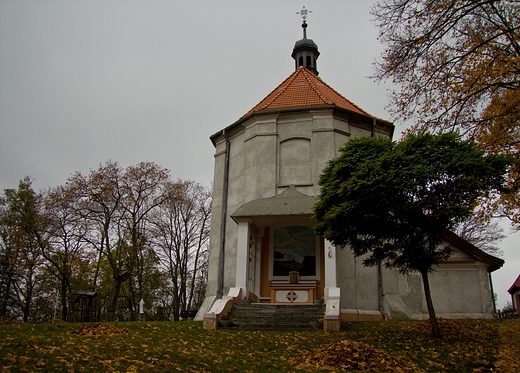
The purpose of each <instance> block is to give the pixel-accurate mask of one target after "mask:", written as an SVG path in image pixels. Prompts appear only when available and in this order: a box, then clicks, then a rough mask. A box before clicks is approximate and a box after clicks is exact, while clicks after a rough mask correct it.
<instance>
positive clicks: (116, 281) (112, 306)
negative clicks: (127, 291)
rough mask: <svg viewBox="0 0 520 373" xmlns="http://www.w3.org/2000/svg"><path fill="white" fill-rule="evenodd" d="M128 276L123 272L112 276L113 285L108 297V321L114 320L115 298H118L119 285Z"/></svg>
mask: <svg viewBox="0 0 520 373" xmlns="http://www.w3.org/2000/svg"><path fill="white" fill-rule="evenodd" d="M128 277H129V274H128V273H123V274H122V275H120V276H117V277H114V286H113V287H112V291H111V292H110V297H109V298H108V321H116V306H117V299H118V298H119V291H120V290H121V285H122V284H123V282H125V281H126V280H127V279H128Z"/></svg>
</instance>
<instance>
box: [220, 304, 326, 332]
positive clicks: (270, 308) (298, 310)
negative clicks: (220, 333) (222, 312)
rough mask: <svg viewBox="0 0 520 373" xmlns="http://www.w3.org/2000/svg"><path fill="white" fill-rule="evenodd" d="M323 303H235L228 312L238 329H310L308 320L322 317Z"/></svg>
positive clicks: (323, 311)
mask: <svg viewBox="0 0 520 373" xmlns="http://www.w3.org/2000/svg"><path fill="white" fill-rule="evenodd" d="M324 313H325V305H323V304H302V305H292V304H291V305H288V304H265V303H252V304H236V305H235V306H233V309H232V310H231V312H230V314H229V318H230V320H232V321H233V327H234V328H238V329H291V330H304V329H312V327H311V325H310V322H311V321H315V320H316V319H318V318H320V317H321V318H323V314H324Z"/></svg>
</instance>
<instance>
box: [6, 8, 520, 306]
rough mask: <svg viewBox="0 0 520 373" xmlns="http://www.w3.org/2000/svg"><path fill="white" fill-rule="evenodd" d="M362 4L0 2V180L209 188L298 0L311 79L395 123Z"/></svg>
mask: <svg viewBox="0 0 520 373" xmlns="http://www.w3.org/2000/svg"><path fill="white" fill-rule="evenodd" d="M372 3H373V2H372V1H365V0H326V1H316V0H314V1H307V2H305V4H303V3H302V2H301V1H294V0H286V1H280V0H262V1H260V0H255V1H253V0H221V1H215V0H213V1H210V0H205V1H202V0H193V1H173V0H171V1H167V0H148V1H141V0H88V1H87V0H83V1H79V0H39V1H32V0H0V188H1V189H2V190H3V189H4V188H16V187H17V186H18V182H19V180H20V179H22V178H23V177H25V176H26V175H29V176H31V177H32V178H33V179H34V183H33V187H34V188H35V189H37V190H38V189H45V188H47V187H51V186H58V185H61V184H64V183H65V182H66V180H67V178H68V177H69V176H70V175H71V174H73V173H74V172H76V171H79V172H82V173H88V172H89V170H90V169H94V168H97V166H98V165H99V164H100V163H104V162H105V161H107V160H109V159H110V160H114V161H118V162H119V163H120V164H121V165H122V166H123V167H127V166H130V165H134V164H137V163H139V162H141V161H150V162H155V163H157V164H158V165H160V166H162V167H165V168H168V169H169V170H171V174H172V177H173V178H174V179H177V178H180V179H185V180H186V179H191V180H195V181H197V182H201V183H203V184H206V185H208V186H209V185H210V183H211V182H212V179H213V152H214V148H213V146H212V144H211V142H210V140H209V136H210V135H211V134H213V133H215V132H217V131H219V130H221V129H222V128H224V127H226V126H228V125H230V124H232V123H233V122H235V121H236V120H237V119H238V118H240V117H241V116H242V115H243V114H245V113H246V112H247V111H248V110H249V109H250V108H252V107H253V106H255V105H256V104H257V103H258V102H259V101H260V100H261V99H262V98H264V97H265V96H266V95H267V94H268V93H270V92H271V91H272V90H273V89H274V88H276V86H277V85H278V84H280V83H281V82H282V81H283V80H284V79H285V78H286V77H287V76H289V74H291V72H292V71H293V70H294V61H293V60H292V58H291V56H290V55H291V52H292V48H293V46H294V43H295V42H296V40H299V39H301V37H302V29H301V27H300V25H301V18H300V16H299V15H297V14H296V12H298V11H299V10H301V9H302V5H305V6H306V8H307V9H310V10H311V11H312V13H310V14H309V18H308V24H309V27H308V29H307V33H308V37H309V38H311V39H313V40H314V41H315V42H316V44H317V45H318V47H319V50H320V53H321V55H320V58H319V59H318V70H319V72H320V77H321V78H322V79H323V80H324V81H325V82H327V83H328V84H329V85H331V86H332V87H333V88H334V89H336V90H337V91H338V92H340V93H341V94H342V95H343V96H345V97H347V98H348V99H350V100H351V101H353V102H354V103H356V104H357V105H358V106H360V107H361V108H363V109H364V110H366V111H368V112H369V113H371V114H372V115H375V116H378V117H381V118H383V119H391V118H390V117H389V115H388V114H387V112H386V110H385V106H386V105H387V95H388V92H387V87H385V86H384V85H380V84H377V83H374V82H373V81H372V80H371V79H369V78H367V77H368V76H369V75H371V73H372V62H373V60H374V59H375V58H377V57H378V55H379V54H380V52H381V51H382V46H381V45H380V44H379V43H378V41H377V29H376V28H375V27H374V26H373V24H372V23H371V21H370V19H371V16H370V15H369V13H368V12H369V8H370V6H371V4H372ZM404 128H405V126H404V125H400V124H397V128H396V136H394V138H395V139H398V138H399V137H400V132H401V131H402V130H403V129H404ZM506 233H509V229H508V228H507V227H506ZM517 242H518V233H516V234H514V235H513V234H512V235H510V236H509V237H508V239H506V240H504V241H503V245H502V247H503V248H504V254H505V255H504V258H505V260H506V264H505V266H504V267H503V268H502V269H500V270H498V271H497V272H495V273H494V274H493V280H494V285H495V291H496V292H497V293H498V295H499V303H498V304H499V306H500V307H502V306H503V305H504V304H505V303H506V301H508V300H510V297H509V295H508V294H507V289H508V288H509V286H510V285H511V284H512V283H513V281H514V280H515V279H516V277H517V275H518V274H519V273H520V250H519V249H518V243H517Z"/></svg>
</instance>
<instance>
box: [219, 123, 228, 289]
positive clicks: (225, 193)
mask: <svg viewBox="0 0 520 373" xmlns="http://www.w3.org/2000/svg"><path fill="white" fill-rule="evenodd" d="M222 136H224V140H225V141H226V158H225V161H224V185H223V190H222V216H221V223H220V253H219V261H218V267H219V273H218V284H217V299H221V298H222V296H223V295H224V264H225V253H226V218H227V203H228V185H229V152H230V147H231V143H230V142H229V138H228V136H227V134H226V130H225V129H224V130H222Z"/></svg>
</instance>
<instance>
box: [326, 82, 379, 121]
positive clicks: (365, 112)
mask: <svg viewBox="0 0 520 373" xmlns="http://www.w3.org/2000/svg"><path fill="white" fill-rule="evenodd" d="M316 78H317V79H319V80H320V82H321V83H322V84H323V85H325V86H326V87H327V88H329V89H330V90H331V91H333V92H334V93H335V94H337V95H338V96H340V97H341V98H342V99H344V100H345V101H347V102H348V103H349V104H351V105H352V106H354V107H355V108H356V109H358V110H359V111H361V112H362V113H364V114H365V115H367V116H369V117H372V118H376V117H375V116H373V115H372V114H370V113H368V112H367V111H366V110H363V109H362V108H361V107H359V106H358V105H356V104H355V103H353V102H352V101H350V100H349V99H348V98H346V97H345V96H343V95H342V94H341V93H339V92H338V91H336V90H335V89H334V88H332V87H331V86H330V85H329V84H327V82H325V81H324V80H323V79H321V78H320V77H316ZM332 104H333V105H336V104H334V103H332Z"/></svg>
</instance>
